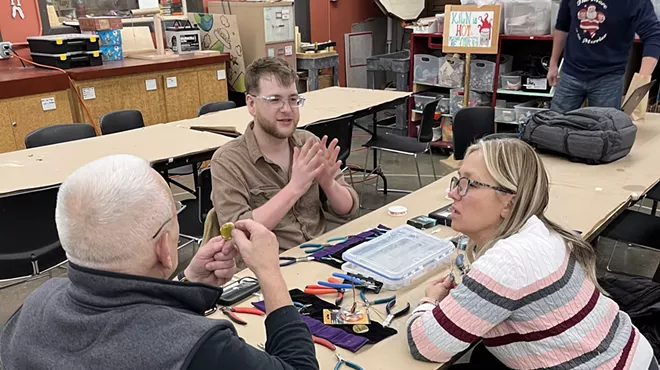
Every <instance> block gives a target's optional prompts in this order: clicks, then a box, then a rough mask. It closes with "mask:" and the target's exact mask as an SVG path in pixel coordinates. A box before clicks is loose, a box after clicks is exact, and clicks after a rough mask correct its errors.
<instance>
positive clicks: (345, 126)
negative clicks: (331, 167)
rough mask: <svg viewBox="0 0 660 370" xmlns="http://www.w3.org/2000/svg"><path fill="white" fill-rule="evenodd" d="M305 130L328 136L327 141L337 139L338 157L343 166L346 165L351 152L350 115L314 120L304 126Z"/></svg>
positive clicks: (351, 123) (351, 127)
mask: <svg viewBox="0 0 660 370" xmlns="http://www.w3.org/2000/svg"><path fill="white" fill-rule="evenodd" d="M305 130H307V131H309V132H311V133H313V134H314V135H316V136H318V137H319V138H322V137H323V136H324V135H326V136H328V142H330V141H332V140H333V139H337V141H338V144H337V145H339V155H338V156H337V159H339V160H340V161H341V163H342V165H343V166H346V160H347V159H348V156H349V155H350V154H351V145H352V141H353V118H352V117H351V116H342V117H337V118H331V119H327V120H323V121H319V122H315V123H313V124H311V125H308V126H306V127H305Z"/></svg>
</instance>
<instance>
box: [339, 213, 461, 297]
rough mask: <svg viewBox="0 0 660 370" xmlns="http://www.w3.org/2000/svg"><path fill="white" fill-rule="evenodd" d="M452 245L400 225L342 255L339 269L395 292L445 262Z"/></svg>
mask: <svg viewBox="0 0 660 370" xmlns="http://www.w3.org/2000/svg"><path fill="white" fill-rule="evenodd" d="M454 248H455V247H454V245H453V244H452V243H451V242H450V241H449V240H446V239H440V238H436V237H435V236H433V235H430V234H427V233H425V232H423V231H421V230H418V229H416V228H414V227H412V226H409V225H402V226H399V227H397V228H396V229H393V230H391V231H389V232H387V233H386V234H384V235H381V236H379V237H378V238H376V239H373V240H370V241H368V242H366V243H363V244H360V245H358V246H357V247H355V248H352V249H350V250H348V251H346V252H344V253H343V254H342V259H343V260H344V261H346V263H344V264H343V265H342V267H341V268H342V270H344V271H346V272H352V273H359V274H361V275H364V276H366V277H371V278H374V279H376V280H378V281H380V282H382V283H383V289H386V290H399V289H401V288H404V287H406V286H408V285H410V284H411V283H412V282H413V281H415V280H416V279H417V278H419V277H421V276H423V275H425V274H426V273H428V272H430V271H432V270H434V269H436V268H437V267H438V266H440V265H441V264H442V263H444V262H446V261H449V257H450V256H451V255H452V253H453V251H454Z"/></svg>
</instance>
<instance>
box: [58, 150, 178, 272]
mask: <svg viewBox="0 0 660 370" xmlns="http://www.w3.org/2000/svg"><path fill="white" fill-rule="evenodd" d="M172 217H176V216H175V215H174V205H173V199H172V193H171V192H170V191H169V189H168V188H167V187H166V186H165V184H164V182H163V180H162V179H161V178H160V176H159V175H158V173H157V172H155V171H154V170H153V169H152V168H151V167H150V166H149V163H148V162H147V161H145V160H143V159H141V158H138V157H134V156H131V155H112V156H108V157H104V158H101V159H98V160H95V161H93V162H90V163H87V164H85V165H84V166H82V167H80V168H79V169H77V170H76V171H74V172H73V173H72V174H71V175H70V176H69V177H68V178H67V179H66V180H65V181H64V183H63V184H62V186H61V187H60V190H59V193H58V195H57V208H56V209H55V221H56V223H57V231H58V233H59V236H60V242H61V243H62V248H64V251H65V252H66V255H67V258H68V259H69V261H70V262H73V263H75V264H77V265H80V266H85V267H89V268H95V269H104V270H132V269H134V268H136V267H138V266H146V265H148V264H149V263H150V261H152V260H154V259H155V250H154V249H153V248H149V245H152V244H154V243H153V240H152V239H153V235H154V234H155V233H156V232H158V230H159V228H160V227H161V226H163V224H164V223H166V222H167V221H168V220H169V219H171V218H172Z"/></svg>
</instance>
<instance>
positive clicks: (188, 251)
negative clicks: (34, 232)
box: [0, 129, 660, 326]
mask: <svg viewBox="0 0 660 370" xmlns="http://www.w3.org/2000/svg"><path fill="white" fill-rule="evenodd" d="M367 140H368V136H367V135H366V134H365V133H364V132H363V131H360V130H359V129H356V130H355V132H354V139H353V145H352V147H353V152H352V153H351V156H350V157H349V163H350V164H354V165H357V166H359V167H363V166H364V163H365V155H366V153H367V152H366V150H364V149H363V148H362V144H363V143H364V142H366V141H367ZM433 157H434V161H435V164H436V171H437V175H438V178H439V177H441V176H444V175H446V174H448V173H450V172H451V171H452V170H451V169H450V168H448V167H446V166H444V165H442V164H440V163H439V160H440V159H444V158H446V156H445V155H442V154H439V153H434V156H433ZM370 158H371V154H370ZM380 164H381V167H382V168H383V172H384V173H385V175H386V176H387V180H388V187H389V188H390V189H401V190H410V191H414V190H417V189H418V188H419V184H418V180H417V174H416V171H415V163H414V159H413V157H409V156H404V155H399V154H391V153H384V154H383V156H382V158H381V162H380ZM369 165H371V160H369ZM419 167H420V172H421V175H422V182H423V184H424V185H427V184H429V183H431V182H432V181H433V171H432V169H431V161H430V158H429V157H428V156H423V157H422V158H420V159H419ZM347 179H348V176H347ZM353 179H354V181H355V182H358V181H361V180H362V174H361V173H355V174H354V175H353ZM180 180H181V181H182V182H183V183H184V184H186V185H189V186H192V178H190V177H188V178H182V179H180ZM380 186H382V181H379V187H380ZM355 188H356V190H357V191H358V193H360V192H361V191H362V184H361V183H360V184H356V185H355ZM173 193H174V195H175V199H177V200H184V199H189V198H190V195H189V194H185V193H183V192H182V191H181V190H180V189H178V188H175V187H174V188H173ZM404 195H405V194H401V193H393V192H390V193H388V194H387V195H384V194H383V193H382V192H378V191H376V188H375V181H374V180H371V181H367V182H366V183H365V186H364V193H363V196H362V205H363V207H364V208H366V209H363V210H362V212H361V214H365V213H368V212H369V209H376V208H379V207H381V206H383V205H385V204H387V203H390V202H392V201H394V200H396V199H399V198H400V197H402V196H404ZM615 244H616V243H615V242H613V241H611V240H605V239H601V240H600V241H599V243H598V250H599V262H598V267H599V268H600V269H605V267H606V266H607V262H608V260H609V257H610V253H611V251H612V249H613V247H614V246H615ZM192 252H193V246H192V245H189V246H187V247H185V248H183V249H181V250H180V251H179V261H180V263H179V269H183V268H185V266H186V265H187V263H188V262H189V261H190V258H191V257H192ZM659 261H660V253H659V252H655V251H645V250H640V249H638V248H629V247H628V246H626V245H625V244H621V243H618V245H617V247H616V250H615V253H614V258H613V262H612V264H611V266H610V267H611V268H612V269H614V270H615V271H621V270H624V271H626V272H630V273H636V274H640V275H644V276H652V275H653V273H654V271H655V269H656V267H657V266H658V262H659ZM64 275H66V267H63V268H57V269H55V270H54V271H53V276H55V277H57V276H64ZM47 278H48V277H47V276H46V277H43V278H39V279H35V280H32V281H29V282H26V283H22V284H18V285H15V286H11V287H8V288H6V289H1V287H2V285H0V289H1V290H0V302H2V303H1V304H0V326H2V325H4V323H5V322H6V321H7V319H8V318H9V317H10V316H11V315H12V313H13V312H15V311H16V309H17V308H19V307H20V305H21V304H22V302H23V300H24V299H25V298H26V297H27V296H28V295H29V294H30V292H32V291H33V290H35V289H36V288H38V287H39V286H40V285H41V284H43V283H44V282H45V281H47ZM5 285H6V284H5Z"/></svg>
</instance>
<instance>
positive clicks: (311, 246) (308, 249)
mask: <svg viewBox="0 0 660 370" xmlns="http://www.w3.org/2000/svg"><path fill="white" fill-rule="evenodd" d="M347 240H348V238H347V237H345V236H339V237H335V238H330V239H328V240H327V241H326V242H325V243H323V244H321V243H305V244H302V245H301V246H300V249H303V250H304V251H305V253H307V254H312V253H316V252H318V251H320V250H322V249H324V248H326V247H332V246H334V245H335V244H330V243H332V242H337V243H336V244H341V243H343V242H345V241H347Z"/></svg>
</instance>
